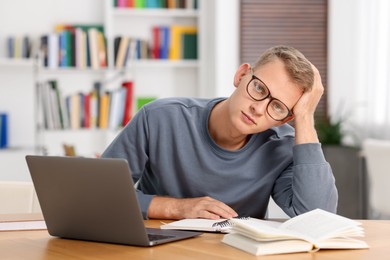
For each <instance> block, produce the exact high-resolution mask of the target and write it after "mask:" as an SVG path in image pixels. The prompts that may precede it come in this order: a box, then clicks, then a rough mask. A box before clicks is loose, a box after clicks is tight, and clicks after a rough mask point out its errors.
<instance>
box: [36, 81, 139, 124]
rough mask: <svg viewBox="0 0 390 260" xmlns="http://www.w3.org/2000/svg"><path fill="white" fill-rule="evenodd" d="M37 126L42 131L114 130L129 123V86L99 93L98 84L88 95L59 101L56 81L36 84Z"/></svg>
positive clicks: (98, 83) (74, 95) (131, 95)
mask: <svg viewBox="0 0 390 260" xmlns="http://www.w3.org/2000/svg"><path fill="white" fill-rule="evenodd" d="M38 97H39V101H38V102H39V104H40V107H39V110H40V111H39V116H40V118H39V122H40V124H41V125H42V126H43V128H45V129H49V130H54V129H80V128H101V129H106V128H110V129H117V128H120V127H123V126H125V125H126V124H127V123H128V122H129V121H130V119H131V116H132V108H133V82H131V81H126V82H123V83H122V85H121V86H120V87H119V88H117V89H114V90H110V91H108V90H106V91H103V90H102V85H101V84H100V82H97V83H95V85H94V88H93V89H92V90H91V91H90V92H88V93H83V92H78V93H74V94H72V95H69V96H66V97H63V95H62V94H61V91H60V88H59V87H58V85H57V81H55V80H49V81H45V82H42V83H41V84H39V88H38Z"/></svg>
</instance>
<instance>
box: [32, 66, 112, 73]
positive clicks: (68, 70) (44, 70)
mask: <svg viewBox="0 0 390 260" xmlns="http://www.w3.org/2000/svg"><path fill="white" fill-rule="evenodd" d="M106 71H107V68H101V69H91V68H85V69H80V68H74V67H62V68H61V67H58V68H47V67H40V68H39V72H40V73H45V74H75V73H78V74H85V73H91V74H96V73H97V74H102V73H104V72H106Z"/></svg>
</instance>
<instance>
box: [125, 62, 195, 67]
mask: <svg viewBox="0 0 390 260" xmlns="http://www.w3.org/2000/svg"><path fill="white" fill-rule="evenodd" d="M198 64H199V62H198V61H197V60H175V61H173V60H137V61H134V62H133V63H132V64H131V65H130V67H131V66H134V67H136V68H150V67H154V68H155V67H161V68H197V67H198V66H199V65H198Z"/></svg>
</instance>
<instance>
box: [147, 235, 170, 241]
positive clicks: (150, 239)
mask: <svg viewBox="0 0 390 260" xmlns="http://www.w3.org/2000/svg"><path fill="white" fill-rule="evenodd" d="M148 237H149V241H156V240H161V239H168V238H173V237H174V236H168V235H156V234H148Z"/></svg>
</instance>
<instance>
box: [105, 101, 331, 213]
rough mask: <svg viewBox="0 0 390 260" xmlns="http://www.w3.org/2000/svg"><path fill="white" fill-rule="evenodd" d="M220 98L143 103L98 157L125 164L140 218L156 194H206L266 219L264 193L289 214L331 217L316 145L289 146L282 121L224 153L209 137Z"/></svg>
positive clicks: (327, 176)
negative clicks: (327, 214) (318, 211)
mask: <svg viewBox="0 0 390 260" xmlns="http://www.w3.org/2000/svg"><path fill="white" fill-rule="evenodd" d="M221 100H223V99H221V98H217V99H211V100H210V99H195V98H167V99H159V100H156V101H154V102H152V103H149V104H147V105H145V106H144V107H143V108H142V109H141V110H140V111H139V112H138V113H137V114H136V115H135V116H134V118H132V119H131V121H130V122H129V123H128V124H127V125H126V127H125V128H124V129H123V130H122V132H121V133H120V134H119V135H118V136H117V137H116V139H115V140H114V141H113V142H112V143H111V144H110V145H109V147H108V148H107V149H106V150H105V152H104V153H103V155H102V156H103V157H106V158H124V159H126V160H127V161H128V163H129V166H130V169H131V170H132V173H133V179H134V182H138V185H137V196H138V200H139V203H140V207H141V210H142V213H143V216H144V218H147V210H148V207H149V204H150V201H151V199H152V198H153V196H154V195H161V196H169V197H175V198H191V197H201V196H210V197H212V198H215V199H217V200H220V201H222V202H224V203H225V204H227V205H229V206H230V207H232V208H233V209H234V210H235V211H236V212H237V213H239V214H245V215H249V216H251V217H256V218H264V217H265V216H266V212H267V206H268V201H269V198H270V196H272V197H273V199H274V200H275V202H276V203H277V204H278V205H279V206H280V207H281V208H282V209H283V210H284V211H285V212H286V213H287V214H288V215H289V216H291V217H292V216H295V215H298V214H301V213H304V212H306V211H309V210H312V209H315V208H322V209H324V210H328V211H331V212H336V207H337V198H338V195H337V190H336V186H335V180H334V177H333V174H332V170H331V167H330V166H329V164H328V163H327V162H326V161H325V158H324V155H323V153H322V149H321V145H320V144H318V143H311V144H301V145H294V129H293V128H292V127H291V126H290V125H288V124H284V125H282V126H279V127H275V128H271V129H268V130H267V131H264V132H261V133H258V134H254V135H252V136H251V137H250V140H249V141H248V142H247V144H246V145H245V146H244V147H242V148H241V149H239V150H237V151H228V150H225V149H223V148H221V147H219V146H218V145H217V144H216V143H215V142H214V141H213V139H212V138H211V136H210V133H209V132H208V119H209V116H210V111H211V109H212V108H213V106H214V105H215V104H216V103H217V102H219V101H221ZM113 174H114V173H113Z"/></svg>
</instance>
